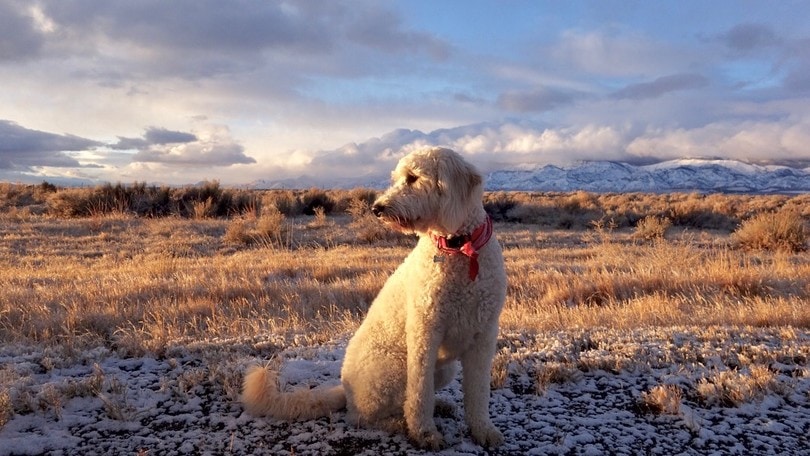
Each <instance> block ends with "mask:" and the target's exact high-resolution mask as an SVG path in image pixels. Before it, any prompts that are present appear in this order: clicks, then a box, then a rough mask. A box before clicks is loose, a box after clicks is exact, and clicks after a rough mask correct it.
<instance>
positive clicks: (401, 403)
mask: <svg viewBox="0 0 810 456" xmlns="http://www.w3.org/2000/svg"><path fill="white" fill-rule="evenodd" d="M482 196H483V179H482V177H481V175H480V174H479V173H478V171H476V170H475V168H474V167H473V166H472V165H470V164H469V163H467V162H466V161H464V160H463V159H462V158H461V156H460V155H458V154H457V153H455V152H453V151H451V150H449V149H442V148H433V149H426V150H421V151H417V152H413V153H411V154H409V155H407V156H405V157H404V158H402V160H400V162H399V164H398V165H397V167H396V169H395V170H394V172H393V173H392V186H391V187H390V188H389V189H388V190H387V191H386V192H385V193H384V194H383V195H381V196H380V197H379V198H378V199H377V201H376V202H375V203H374V206H373V208H372V210H373V212H374V214H375V215H377V217H379V218H380V219H381V220H382V221H383V222H385V223H386V224H387V225H389V226H391V227H392V228H394V229H397V230H400V231H404V232H414V233H416V234H417V235H418V236H419V242H418V243H417V245H416V247H415V248H414V250H413V251H412V252H411V253H410V254H409V255H408V257H407V258H405V261H404V262H403V263H402V264H401V265H400V266H399V268H397V270H396V271H395V272H394V273H393V275H392V276H391V277H390V278H389V279H388V280H387V281H386V283H385V285H384V286H383V288H382V290H381V291H380V293H379V295H377V298H376V299H375V300H374V302H373V303H372V305H371V307H370V308H369V310H368V315H367V316H366V318H365V320H364V321H363V323H362V325H361V326H360V328H359V329H358V330H357V332H356V333H355V334H354V336H353V337H352V338H351V340H350V341H349V344H348V347H347V348H346V357H345V359H344V361H343V367H342V370H341V383H340V385H338V386H332V387H326V386H321V387H317V388H314V389H298V390H295V391H292V392H281V391H280V390H279V385H278V383H277V373H276V372H274V371H272V370H268V369H266V368H263V367H254V368H252V369H250V370H249V371H248V372H247V373H246V375H245V379H244V388H243V394H242V401H243V403H244V406H245V409H246V410H247V411H248V412H250V413H252V414H254V415H270V416H273V417H276V418H280V419H311V418H315V417H319V416H325V415H328V414H329V413H331V412H333V411H337V410H340V409H341V408H343V407H346V408H347V410H348V414H349V419H350V420H352V421H354V422H356V423H358V424H361V425H366V426H374V427H382V428H385V429H389V430H402V431H404V432H407V434H408V436H409V437H410V438H411V440H412V441H413V442H415V443H416V444H417V445H419V446H421V447H424V448H432V449H438V448H442V447H444V446H445V444H444V438H443V436H442V435H441V434H440V433H439V431H438V429H437V428H436V423H435V421H434V419H433V414H434V410H435V409H436V408H437V407H438V408H441V409H446V408H447V406H448V404H445V403H439V404H437V401H436V396H435V393H436V390H437V389H439V388H442V387H443V386H445V385H447V384H448V383H449V382H450V381H451V380H452V379H453V378H454V377H455V374H456V370H457V364H458V363H457V361H459V360H460V361H461V367H462V374H463V376H462V389H463V393H464V416H465V419H466V422H467V425H468V426H469V430H470V434H471V436H472V438H473V440H475V441H476V442H477V443H479V444H481V445H485V446H494V445H498V444H500V443H501V442H502V441H503V436H502V435H501V433H500V431H499V430H498V429H497V428H495V426H494V425H493V424H492V421H491V420H490V417H489V396H490V370H491V365H492V358H493V356H494V353H495V348H496V347H495V345H496V338H497V335H498V316H499V315H500V312H501V308H502V307H503V303H504V299H505V297H506V272H505V270H504V265H503V257H502V254H501V247H500V245H499V244H498V242H497V240H496V239H495V238H494V236H492V238H490V237H489V236H490V233H491V222H490V220H489V218H488V217H487V214H486V212H485V211H484V207H483V205H482ZM487 240H488V242H487Z"/></svg>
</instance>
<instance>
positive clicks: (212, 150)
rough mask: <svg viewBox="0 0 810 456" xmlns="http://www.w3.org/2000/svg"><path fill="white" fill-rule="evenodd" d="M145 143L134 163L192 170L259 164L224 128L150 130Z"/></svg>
mask: <svg viewBox="0 0 810 456" xmlns="http://www.w3.org/2000/svg"><path fill="white" fill-rule="evenodd" d="M192 138H193V139H192ZM124 140H126V138H124ZM137 141H138V140H135V141H134V142H137ZM142 141H143V143H145V144H144V145H145V147H144V148H142V149H140V150H138V152H137V153H135V155H134V156H133V157H132V161H133V162H147V163H163V164H167V165H180V166H193V167H209V166H231V165H236V164H249V163H256V160H255V159H254V158H252V157H249V156H247V155H245V148H244V147H243V146H242V145H241V144H239V143H237V142H236V141H235V140H234V139H233V138H232V137H231V134H230V130H229V129H228V128H227V127H225V126H214V125H212V126H207V127H205V128H203V129H202V131H200V132H199V133H198V134H190V133H182V132H175V131H170V130H165V129H156V128H151V129H148V130H147V132H146V135H145V136H144V139H143V140H142ZM120 143H121V141H119V145H120Z"/></svg>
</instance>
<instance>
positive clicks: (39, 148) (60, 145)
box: [0, 120, 102, 169]
mask: <svg viewBox="0 0 810 456" xmlns="http://www.w3.org/2000/svg"><path fill="white" fill-rule="evenodd" d="M101 145H102V144H101V143H100V142H98V141H93V140H90V139H85V138H80V137H78V136H73V135H57V134H54V133H47V132H44V131H38V130H31V129H28V128H25V127H22V126H20V125H18V124H16V123H14V122H12V121H9V120H0V168H3V169H10V168H17V167H30V166H52V167H79V166H81V165H80V164H79V162H78V161H77V160H76V159H74V158H72V157H70V156H68V155H67V154H65V152H67V151H85V150H88V149H92V148H95V147H98V146H101Z"/></svg>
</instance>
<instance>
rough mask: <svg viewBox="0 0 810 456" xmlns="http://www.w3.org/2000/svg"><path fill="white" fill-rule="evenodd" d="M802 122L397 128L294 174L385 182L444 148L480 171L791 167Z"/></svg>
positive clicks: (806, 137) (802, 135)
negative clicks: (677, 164)
mask: <svg viewBox="0 0 810 456" xmlns="http://www.w3.org/2000/svg"><path fill="white" fill-rule="evenodd" d="M808 131H810V124H808V122H807V121H796V122H792V123H780V122H778V121H738V122H729V121H718V122H713V123H709V124H706V125H703V126H699V127H694V128H663V127H658V128H656V127H648V128H646V129H644V128H642V129H638V128H636V127H634V126H632V125H629V126H628V125H622V126H618V125H608V124H596V123H592V124H586V125H580V126H569V127H553V126H544V125H542V124H537V123H531V122H517V121H506V122H494V123H493V122H489V123H479V124H471V125H465V126H460V127H455V128H449V129H439V130H434V131H431V132H428V133H424V132H421V131H419V130H408V129H398V130H394V131H391V132H390V133H388V134H385V135H382V136H380V137H377V138H370V139H369V140H367V141H364V142H361V143H350V144H347V145H345V146H343V147H341V148H339V149H335V150H331V151H321V152H317V153H312V154H310V155H309V158H308V159H307V160H304V166H302V167H300V168H298V169H297V171H298V172H299V173H304V174H309V175H314V176H318V175H320V176H329V177H360V176H385V175H387V173H388V172H389V171H390V170H391V169H393V167H394V165H395V164H396V162H397V160H398V159H399V158H400V157H402V156H404V155H405V154H407V153H408V152H411V151H413V150H416V149H419V148H423V147H428V146H443V147H449V148H451V149H454V150H456V151H458V152H460V153H462V154H465V155H466V156H467V157H468V158H469V159H470V160H471V161H472V162H473V163H475V164H476V165H477V166H479V167H480V168H481V169H482V170H483V171H491V170H495V169H501V168H504V167H510V166H518V165H527V164H545V163H554V164H569V163H572V162H576V161H582V160H611V161H624V162H629V163H655V162H659V161H664V160H671V159H675V158H683V157H695V158H698V157H700V158H716V157H724V158H730V159H739V160H757V161H772V162H790V161H801V160H802V159H806V152H805V150H806V149H805V147H806V146H805V145H806V144H808V143H810V134H808V133H807V132H808Z"/></svg>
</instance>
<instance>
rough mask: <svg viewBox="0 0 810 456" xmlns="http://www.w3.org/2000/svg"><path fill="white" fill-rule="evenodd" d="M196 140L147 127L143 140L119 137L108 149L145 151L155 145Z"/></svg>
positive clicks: (173, 132)
mask: <svg viewBox="0 0 810 456" xmlns="http://www.w3.org/2000/svg"><path fill="white" fill-rule="evenodd" d="M196 140H197V136H196V135H194V134H192V133H185V132H182V131H172V130H167V129H165V128H159V127H149V128H147V129H146V132H145V133H144V135H143V138H124V137H119V138H118V142H117V143H115V144H113V145H111V146H110V147H111V148H112V149H116V150H130V149H146V148H148V147H150V146H155V145H165V144H181V143H189V142H192V141H196Z"/></svg>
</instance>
